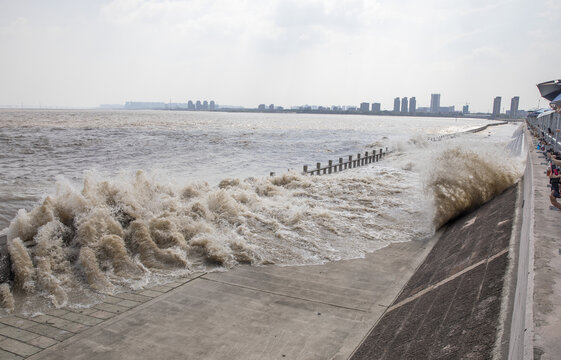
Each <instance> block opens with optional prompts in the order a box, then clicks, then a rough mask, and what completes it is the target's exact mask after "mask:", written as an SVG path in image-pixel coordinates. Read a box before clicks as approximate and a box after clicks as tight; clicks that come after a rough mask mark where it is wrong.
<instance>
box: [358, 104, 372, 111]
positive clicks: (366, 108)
mask: <svg viewBox="0 0 561 360" xmlns="http://www.w3.org/2000/svg"><path fill="white" fill-rule="evenodd" d="M369 108H370V104H369V103H367V102H361V103H360V112H368V110H369Z"/></svg>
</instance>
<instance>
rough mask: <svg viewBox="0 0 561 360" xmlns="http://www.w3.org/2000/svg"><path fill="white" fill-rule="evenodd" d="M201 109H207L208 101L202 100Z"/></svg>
mask: <svg viewBox="0 0 561 360" xmlns="http://www.w3.org/2000/svg"><path fill="white" fill-rule="evenodd" d="M203 110H208V101H206V100H205V101H203Z"/></svg>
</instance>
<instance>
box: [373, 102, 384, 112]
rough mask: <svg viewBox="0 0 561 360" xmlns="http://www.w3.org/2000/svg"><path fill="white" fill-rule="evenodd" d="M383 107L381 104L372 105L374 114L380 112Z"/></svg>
mask: <svg viewBox="0 0 561 360" xmlns="http://www.w3.org/2000/svg"><path fill="white" fill-rule="evenodd" d="M381 109H382V105H381V104H380V103H372V112H380V111H381Z"/></svg>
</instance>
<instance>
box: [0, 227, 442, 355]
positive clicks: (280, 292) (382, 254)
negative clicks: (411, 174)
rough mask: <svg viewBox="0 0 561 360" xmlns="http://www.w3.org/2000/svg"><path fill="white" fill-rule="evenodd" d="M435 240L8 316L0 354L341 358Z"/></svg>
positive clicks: (232, 272) (234, 272) (187, 281)
mask: <svg viewBox="0 0 561 360" xmlns="http://www.w3.org/2000/svg"><path fill="white" fill-rule="evenodd" d="M436 241H437V237H434V238H432V239H427V240H424V241H413V242H407V243H396V244H392V245H390V246H388V247H386V248H384V249H381V250H379V251H377V252H375V253H372V254H369V255H368V256H367V257H366V258H364V259H356V260H349V261H339V262H332V263H328V264H325V265H320V266H298V267H277V266H265V267H249V266H242V267H239V268H236V269H233V270H230V271H227V272H221V273H207V274H199V275H198V276H196V277H194V278H192V279H184V281H185V282H184V283H181V281H179V282H174V283H172V284H170V285H169V286H159V287H157V288H155V289H152V290H143V291H140V292H138V293H125V294H116V295H115V296H110V297H107V301H105V302H104V303H100V304H98V305H96V307H94V308H93V309H92V310H91V312H90V311H88V310H90V309H86V310H85V313H81V314H79V313H76V312H74V311H69V310H66V309H65V310H54V311H53V312H52V313H51V314H50V315H42V316H39V317H35V318H33V317H28V318H24V317H19V316H11V317H8V318H4V320H3V325H2V327H0V334H2V331H4V333H6V334H8V336H7V337H6V338H5V339H4V341H7V342H8V343H7V346H6V347H4V349H5V350H6V351H5V353H3V354H0V358H14V359H17V358H24V357H28V356H30V355H31V357H30V359H275V358H279V359H282V358H291V359H330V358H331V359H347V358H348V357H349V356H350V354H351V353H352V352H353V351H354V350H355V348H356V347H357V345H358V344H360V342H361V341H362V339H363V338H364V337H365V336H366V334H367V333H368V331H369V330H370V328H371V327H372V326H373V325H374V324H375V322H376V321H377V319H378V318H380V316H382V314H383V313H384V311H385V310H386V309H387V307H388V306H389V305H390V304H391V303H392V301H393V300H394V299H395V297H396V296H397V295H398V294H399V292H400V291H401V289H402V288H403V286H404V285H405V283H406V282H407V280H408V279H409V278H410V277H411V275H412V274H413V273H414V271H415V269H416V268H417V267H418V266H419V264H420V263H421V262H422V261H423V260H424V258H425V257H426V255H427V253H428V252H429V251H430V250H431V248H432V247H433V245H434V243H435V242H436ZM104 317H105V319H103V318H104ZM3 329H4V330H3ZM41 345H42V346H41ZM0 346H2V342H1V341H0ZM43 347H44V348H46V349H45V350H41V349H42V348H43Z"/></svg>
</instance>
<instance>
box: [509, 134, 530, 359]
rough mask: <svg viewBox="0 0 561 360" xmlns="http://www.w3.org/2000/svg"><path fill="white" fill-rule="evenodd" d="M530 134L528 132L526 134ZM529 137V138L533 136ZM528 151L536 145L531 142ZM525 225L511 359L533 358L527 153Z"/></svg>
mask: <svg viewBox="0 0 561 360" xmlns="http://www.w3.org/2000/svg"><path fill="white" fill-rule="evenodd" d="M526 135H528V133H526ZM526 137H527V141H528V142H530V139H529V138H528V136H526ZM528 149H529V151H533V146H532V145H531V144H529V146H528ZM522 196H523V203H522V206H523V208H522V224H521V230H520V243H519V249H518V264H517V265H518V266H517V279H516V290H515V295H514V308H513V312H512V322H511V328H510V341H509V355H508V358H509V359H532V358H533V339H532V337H533V335H532V334H533V330H532V329H533V314H532V296H533V268H534V266H533V258H534V252H533V248H534V246H533V228H534V190H533V167H532V161H531V159H530V153H529V152H528V154H527V158H526V170H525V172H524V178H523V194H522Z"/></svg>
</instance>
